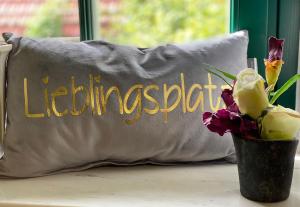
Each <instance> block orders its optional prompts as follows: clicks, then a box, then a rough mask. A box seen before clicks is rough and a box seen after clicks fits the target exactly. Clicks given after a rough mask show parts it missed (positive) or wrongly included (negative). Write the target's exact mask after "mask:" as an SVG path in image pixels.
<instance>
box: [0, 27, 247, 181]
mask: <svg viewBox="0 0 300 207" xmlns="http://www.w3.org/2000/svg"><path fill="white" fill-rule="evenodd" d="M4 38H5V39H6V42H7V43H9V44H12V45H13V50H12V51H11V53H10V55H9V59H8V63H7V68H6V70H7V91H6V103H7V108H6V112H7V126H6V133H5V136H4V143H3V148H4V156H3V158H2V159H1V160H0V176H2V177H34V176H42V175H48V174H53V173H58V172H66V171H77V170H82V169H86V168H90V167H94V166H100V165H107V164H115V165H133V164H145V163H154V164H170V163H180V162H197V161H204V160H206V161H207V160H216V159H222V158H228V157H231V156H232V154H233V153H234V147H233V143H232V140H231V137H230V136H224V137H219V136H217V135H215V134H214V133H211V132H209V131H208V130H207V129H206V127H204V126H203V124H202V112H203V111H207V110H211V111H216V110H217V109H219V108H220V107H223V103H222V101H221V98H220V97H219V94H220V90H221V88H222V87H225V86H224V82H223V81H222V80H219V79H218V78H215V77H213V76H212V75H211V74H208V73H207V72H206V70H204V69H203V68H204V67H207V66H206V65H205V64H209V65H212V66H215V67H218V68H222V69H223V70H226V71H228V72H230V73H237V72H239V71H240V70H242V69H244V68H246V67H247V45H248V34H247V32H246V31H240V32H237V33H233V34H229V35H227V36H225V37H217V38H212V39H209V40H205V41H196V42H192V43H188V44H167V45H161V46H158V47H154V48H147V49H140V48H136V47H132V46H124V45H116V44H112V43H108V42H104V41H86V42H80V43H71V42H64V41H62V40H57V39H30V38H26V37H16V36H14V35H11V34H8V33H6V34H4Z"/></svg>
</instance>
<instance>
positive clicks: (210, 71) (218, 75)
mask: <svg viewBox="0 0 300 207" xmlns="http://www.w3.org/2000/svg"><path fill="white" fill-rule="evenodd" d="M205 70H206V71H208V72H209V73H211V74H214V75H215V76H217V77H219V78H221V79H222V80H223V81H224V82H225V83H227V85H229V86H230V87H231V88H232V85H231V84H230V83H228V82H227V81H226V80H225V78H223V77H222V76H221V75H220V74H218V73H216V72H214V71H212V70H210V69H205Z"/></svg>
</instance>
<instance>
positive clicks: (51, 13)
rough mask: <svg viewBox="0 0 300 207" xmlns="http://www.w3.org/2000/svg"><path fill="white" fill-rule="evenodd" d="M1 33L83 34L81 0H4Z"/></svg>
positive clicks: (50, 35)
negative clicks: (80, 22) (79, 9)
mask: <svg viewBox="0 0 300 207" xmlns="http://www.w3.org/2000/svg"><path fill="white" fill-rule="evenodd" d="M0 32H1V33H2V32H13V33H16V34H18V35H25V36H30V37H79V17H78V3H77V0H1V3H0Z"/></svg>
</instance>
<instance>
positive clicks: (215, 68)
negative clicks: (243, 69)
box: [203, 63, 236, 80]
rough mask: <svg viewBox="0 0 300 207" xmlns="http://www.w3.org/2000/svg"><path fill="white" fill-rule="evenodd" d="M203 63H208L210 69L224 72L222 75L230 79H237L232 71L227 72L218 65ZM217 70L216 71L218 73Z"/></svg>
mask: <svg viewBox="0 0 300 207" xmlns="http://www.w3.org/2000/svg"><path fill="white" fill-rule="evenodd" d="M203 65H206V66H208V67H209V68H210V69H212V70H215V71H217V72H219V73H222V75H224V76H225V77H226V78H229V79H231V80H236V76H234V75H232V74H230V73H227V72H225V71H222V70H220V69H218V68H217V67H214V66H212V65H209V64H207V63H203ZM217 72H215V73H217Z"/></svg>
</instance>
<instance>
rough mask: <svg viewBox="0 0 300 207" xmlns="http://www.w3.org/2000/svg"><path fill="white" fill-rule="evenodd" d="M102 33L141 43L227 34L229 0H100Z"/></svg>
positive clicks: (107, 37)
mask: <svg viewBox="0 0 300 207" xmlns="http://www.w3.org/2000/svg"><path fill="white" fill-rule="evenodd" d="M98 8H99V9H98V17H99V18H98V19H99V20H100V24H101V25H100V37H101V38H102V39H105V40H108V41H112V42H116V43H122V44H135V45H139V46H141V47H148V46H151V45H155V44H159V43H166V42H186V41H190V40H195V39H202V38H206V37H210V36H214V35H219V34H224V33H227V32H228V28H229V20H228V19H229V0H157V1H156V0H100V1H99V2H98Z"/></svg>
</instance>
